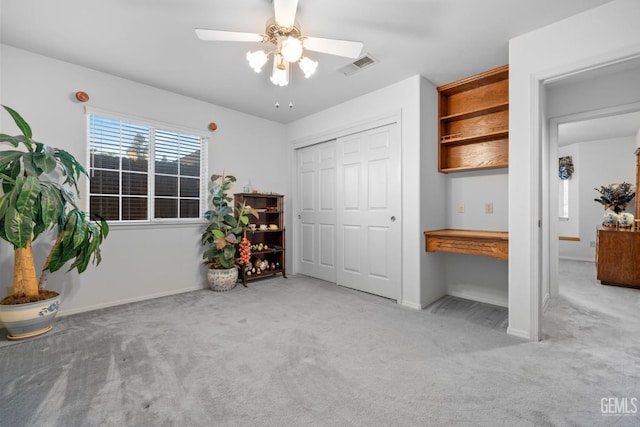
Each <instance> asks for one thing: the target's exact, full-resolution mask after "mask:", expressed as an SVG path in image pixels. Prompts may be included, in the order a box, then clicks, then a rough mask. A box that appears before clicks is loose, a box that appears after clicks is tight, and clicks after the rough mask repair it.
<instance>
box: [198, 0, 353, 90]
mask: <svg viewBox="0 0 640 427" xmlns="http://www.w3.org/2000/svg"><path fill="white" fill-rule="evenodd" d="M297 8H298V0H273V9H274V12H275V19H274V20H271V21H270V22H268V23H267V27H266V28H265V31H264V34H258V33H241V32H236V31H222V30H208V29H204V28H196V29H195V31H196V35H197V36H198V38H200V40H205V41H230V42H261V43H271V44H272V45H274V47H273V48H272V50H270V51H264V50H257V51H255V52H247V60H248V61H249V65H250V66H251V68H253V69H254V71H255V72H256V73H259V72H260V71H262V67H263V66H264V64H266V63H267V61H268V59H269V55H271V54H273V72H272V74H271V82H272V83H273V84H275V85H277V86H286V85H288V84H289V64H291V63H297V64H298V65H299V66H300V69H301V70H302V72H303V73H304V75H305V77H307V78H309V77H310V76H311V75H312V74H313V73H315V71H316V68H317V67H318V62H317V61H314V60H312V59H311V58H309V57H307V56H304V51H305V50H309V51H314V52H321V53H328V54H330V55H338V56H344V57H347V58H357V57H358V56H359V55H360V52H361V51H362V46H363V44H362V42H358V41H349V40H335V39H325V38H320V37H307V36H303V35H302V32H301V31H300V27H299V26H296V23H295V17H296V9H297Z"/></svg>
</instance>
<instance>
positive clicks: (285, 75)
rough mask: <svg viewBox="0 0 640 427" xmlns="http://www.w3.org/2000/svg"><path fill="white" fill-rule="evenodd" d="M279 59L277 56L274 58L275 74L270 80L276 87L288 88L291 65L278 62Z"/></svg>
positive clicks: (273, 73) (272, 74)
mask: <svg viewBox="0 0 640 427" xmlns="http://www.w3.org/2000/svg"><path fill="white" fill-rule="evenodd" d="M279 57H280V56H279V55H277V56H275V57H274V58H273V72H272V73H271V78H270V80H271V83H273V84H274V85H276V86H286V85H288V84H289V63H288V62H284V61H282V59H280V61H278V58H279ZM280 58H281V57H280Z"/></svg>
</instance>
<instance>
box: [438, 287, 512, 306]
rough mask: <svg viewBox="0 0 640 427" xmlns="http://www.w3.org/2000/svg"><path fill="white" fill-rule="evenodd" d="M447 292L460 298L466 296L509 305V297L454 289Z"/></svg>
mask: <svg viewBox="0 0 640 427" xmlns="http://www.w3.org/2000/svg"><path fill="white" fill-rule="evenodd" d="M447 294H448V295H451V296H454V297H458V298H464V299H469V300H472V301H478V302H483V303H485V304H492V305H497V306H500V307H509V301H508V300H507V298H504V299H502V298H493V297H487V296H485V295H479V294H476V293H473V292H467V291H454V290H449V291H448V292H447Z"/></svg>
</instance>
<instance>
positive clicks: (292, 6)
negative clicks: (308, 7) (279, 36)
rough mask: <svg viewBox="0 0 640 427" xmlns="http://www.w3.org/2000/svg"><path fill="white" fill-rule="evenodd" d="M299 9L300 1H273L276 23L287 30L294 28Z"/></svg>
mask: <svg viewBox="0 0 640 427" xmlns="http://www.w3.org/2000/svg"><path fill="white" fill-rule="evenodd" d="M297 8H298V0H273V11H274V12H275V15H276V23H277V24H278V25H280V26H281V27H285V28H289V27H293V23H294V22H295V20H296V9H297Z"/></svg>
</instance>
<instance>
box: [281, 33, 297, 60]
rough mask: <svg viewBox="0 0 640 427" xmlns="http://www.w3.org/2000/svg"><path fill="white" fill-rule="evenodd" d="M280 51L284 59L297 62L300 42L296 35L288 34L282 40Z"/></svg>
mask: <svg viewBox="0 0 640 427" xmlns="http://www.w3.org/2000/svg"><path fill="white" fill-rule="evenodd" d="M280 53H281V54H282V57H283V58H284V60H285V61H287V62H297V61H298V60H299V59H300V57H301V56H302V42H301V41H300V39H298V38H296V37H292V36H289V37H287V38H286V39H285V40H284V41H283V42H282V47H281V48H280Z"/></svg>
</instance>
